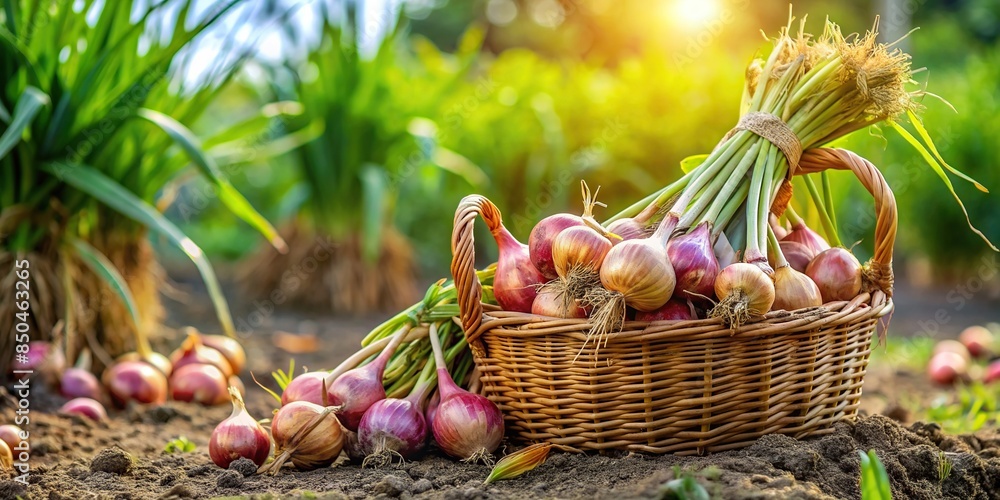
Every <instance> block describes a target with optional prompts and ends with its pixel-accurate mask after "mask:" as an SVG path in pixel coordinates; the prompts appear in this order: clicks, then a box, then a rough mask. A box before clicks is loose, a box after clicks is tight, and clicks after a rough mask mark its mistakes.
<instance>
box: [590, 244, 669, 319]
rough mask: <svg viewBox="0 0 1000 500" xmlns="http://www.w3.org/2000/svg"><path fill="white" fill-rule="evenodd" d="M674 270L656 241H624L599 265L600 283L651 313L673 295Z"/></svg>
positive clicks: (662, 248) (638, 308)
mask: <svg viewBox="0 0 1000 500" xmlns="http://www.w3.org/2000/svg"><path fill="white" fill-rule="evenodd" d="M676 282H677V281H676V277H675V276H674V268H673V267H671V265H670V258H669V257H668V256H667V250H666V248H665V247H664V245H663V244H662V243H661V242H660V241H659V240H658V239H650V238H644V239H637V240H628V241H623V242H621V243H619V244H617V245H615V246H614V247H612V248H611V250H610V251H609V252H608V255H607V256H606V257H605V258H604V264H603V265H602V266H601V284H602V285H604V288H607V289H608V290H611V291H614V292H619V293H621V294H622V296H623V297H624V298H625V303H626V304H628V305H629V306H632V307H634V308H635V309H636V310H638V311H654V310H656V309H658V308H660V307H661V306H663V304H666V303H667V300H669V299H670V297H671V296H672V295H673V293H674V285H675V284H676Z"/></svg>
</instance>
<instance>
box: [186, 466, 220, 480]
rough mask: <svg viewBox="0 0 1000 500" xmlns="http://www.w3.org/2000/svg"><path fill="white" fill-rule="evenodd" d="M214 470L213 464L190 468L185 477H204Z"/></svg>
mask: <svg viewBox="0 0 1000 500" xmlns="http://www.w3.org/2000/svg"><path fill="white" fill-rule="evenodd" d="M214 468H215V465H214V464H204V465H199V466H197V467H192V468H190V469H188V471H187V475H188V477H198V476H204V475H205V474H208V473H209V471H211V470H212V469H214Z"/></svg>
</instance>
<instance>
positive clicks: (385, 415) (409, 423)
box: [358, 398, 427, 460]
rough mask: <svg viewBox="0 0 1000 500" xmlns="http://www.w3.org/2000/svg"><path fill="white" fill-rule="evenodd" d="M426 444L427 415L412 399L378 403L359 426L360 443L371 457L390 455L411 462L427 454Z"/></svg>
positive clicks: (370, 409)
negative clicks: (424, 450) (392, 454)
mask: <svg viewBox="0 0 1000 500" xmlns="http://www.w3.org/2000/svg"><path fill="white" fill-rule="evenodd" d="M426 441H427V423H426V421H425V420H424V415H423V412H421V411H420V408H418V407H417V406H416V405H414V404H413V402H412V401H410V400H409V399H396V398H389V399H383V400H381V401H378V402H376V403H375V404H373V405H372V406H371V408H368V411H366V412H365V415H364V417H363V418H362V419H361V424H360V425H359V426H358V443H359V444H360V446H361V450H362V451H364V453H365V455H368V456H371V455H373V454H379V453H382V452H384V451H390V452H395V453H398V454H399V455H400V456H401V457H403V458H404V459H407V460H409V459H411V458H413V457H415V456H417V454H418V453H420V452H421V451H422V450H423V448H424V443H426Z"/></svg>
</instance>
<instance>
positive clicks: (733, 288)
mask: <svg viewBox="0 0 1000 500" xmlns="http://www.w3.org/2000/svg"><path fill="white" fill-rule="evenodd" d="M715 295H716V297H718V298H719V303H718V304H717V305H716V306H715V307H714V308H712V310H711V311H710V312H709V316H711V317H721V318H723V321H724V322H725V323H726V324H728V325H730V326H731V327H732V328H739V327H740V326H741V325H743V323H746V322H747V321H749V320H750V318H751V317H753V316H757V315H763V314H765V313H767V312H768V311H770V310H771V305H772V304H774V282H773V281H771V277H770V276H768V275H767V274H765V273H764V271H762V270H761V269H760V267H758V266H756V265H754V264H748V263H745V262H737V263H735V264H731V265H728V266H726V267H725V268H723V269H722V272H720V273H719V276H718V277H717V278H716V279H715Z"/></svg>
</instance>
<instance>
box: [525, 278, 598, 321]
mask: <svg viewBox="0 0 1000 500" xmlns="http://www.w3.org/2000/svg"><path fill="white" fill-rule="evenodd" d="M531 314H537V315H539V316H550V317H553V318H586V317H587V310H586V309H584V308H582V307H580V304H579V303H578V302H577V300H576V299H574V298H573V297H571V296H570V294H569V292H568V291H567V290H561V289H558V288H557V287H555V286H549V285H546V286H543V287H542V289H541V290H539V291H538V295H537V296H536V297H535V301H534V302H533V303H532V304H531Z"/></svg>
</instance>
